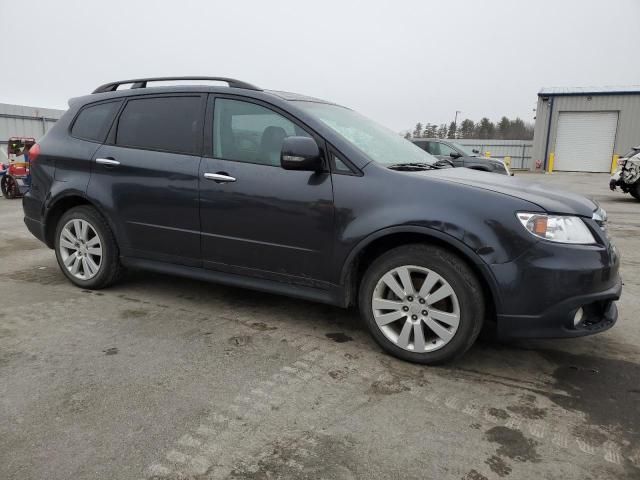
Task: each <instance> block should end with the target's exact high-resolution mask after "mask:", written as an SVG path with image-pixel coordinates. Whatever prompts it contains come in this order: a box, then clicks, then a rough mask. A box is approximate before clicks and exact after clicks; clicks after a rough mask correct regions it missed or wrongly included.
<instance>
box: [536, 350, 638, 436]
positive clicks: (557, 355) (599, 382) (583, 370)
mask: <svg viewBox="0 0 640 480" xmlns="http://www.w3.org/2000/svg"><path fill="white" fill-rule="evenodd" d="M540 353H541V354H542V355H543V356H544V357H545V358H546V359H547V360H549V361H550V362H552V363H555V364H556V365H557V367H556V368H555V370H554V371H553V373H552V376H553V378H554V380H555V382H556V387H557V388H558V389H561V390H564V391H565V392H566V394H552V393H550V394H548V395H547V396H548V397H549V399H550V400H551V401H553V402H554V403H556V404H557V405H560V406H561V407H563V408H565V409H569V410H574V411H579V412H582V413H584V414H585V415H586V416H587V418H588V421H589V423H590V424H592V425H598V426H601V427H605V428H613V429H615V430H618V431H621V433H622V434H623V435H624V436H625V437H626V438H627V440H628V441H629V442H630V443H631V444H638V443H640V408H638V396H637V395H630V394H629V387H631V386H637V385H638V382H639V381H640V380H639V379H640V365H638V364H636V363H632V362H627V361H624V360H612V359H606V358H601V357H595V356H589V355H574V354H570V353H566V352H557V351H548V350H547V351H541V352H540Z"/></svg>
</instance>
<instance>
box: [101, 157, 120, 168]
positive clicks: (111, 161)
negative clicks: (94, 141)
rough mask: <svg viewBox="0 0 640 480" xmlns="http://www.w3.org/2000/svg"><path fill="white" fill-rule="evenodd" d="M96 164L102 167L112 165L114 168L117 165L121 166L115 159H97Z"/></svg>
mask: <svg viewBox="0 0 640 480" xmlns="http://www.w3.org/2000/svg"><path fill="white" fill-rule="evenodd" d="M96 163H99V164H101V165H110V166H112V167H115V166H116V165H120V162H119V161H117V160H114V159H113V158H96Z"/></svg>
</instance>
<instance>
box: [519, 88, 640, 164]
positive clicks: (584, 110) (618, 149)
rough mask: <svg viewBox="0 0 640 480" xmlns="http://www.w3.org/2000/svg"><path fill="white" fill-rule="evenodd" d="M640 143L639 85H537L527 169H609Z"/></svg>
mask: <svg viewBox="0 0 640 480" xmlns="http://www.w3.org/2000/svg"><path fill="white" fill-rule="evenodd" d="M638 144H640V86H630V87H593V88H591V87H579V88H543V89H542V90H540V93H538V108H537V110H536V125H535V133H534V138H533V152H532V157H533V160H534V161H533V162H532V163H531V170H537V171H541V170H548V168H549V164H550V159H551V158H553V169H554V170H559V171H574V172H609V171H610V170H611V165H612V161H613V159H614V156H615V155H619V156H622V155H624V154H625V153H626V152H628V151H629V150H630V149H631V147H634V146H636V145H638Z"/></svg>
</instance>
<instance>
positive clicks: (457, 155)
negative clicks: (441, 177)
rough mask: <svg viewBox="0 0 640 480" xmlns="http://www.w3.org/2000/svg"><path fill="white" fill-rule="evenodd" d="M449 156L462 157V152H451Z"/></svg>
mask: <svg viewBox="0 0 640 480" xmlns="http://www.w3.org/2000/svg"><path fill="white" fill-rule="evenodd" d="M449 156H450V157H451V158H460V157H461V156H462V154H460V153H458V152H451V153H450V154H449Z"/></svg>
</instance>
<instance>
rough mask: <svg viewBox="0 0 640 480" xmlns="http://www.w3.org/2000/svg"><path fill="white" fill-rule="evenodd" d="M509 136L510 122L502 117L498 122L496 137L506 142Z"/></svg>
mask: <svg viewBox="0 0 640 480" xmlns="http://www.w3.org/2000/svg"><path fill="white" fill-rule="evenodd" d="M510 134H511V121H510V120H509V119H508V118H507V117H502V118H501V119H500V122H498V135H499V136H500V138H501V139H503V140H507V139H509V138H511V137H510Z"/></svg>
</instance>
